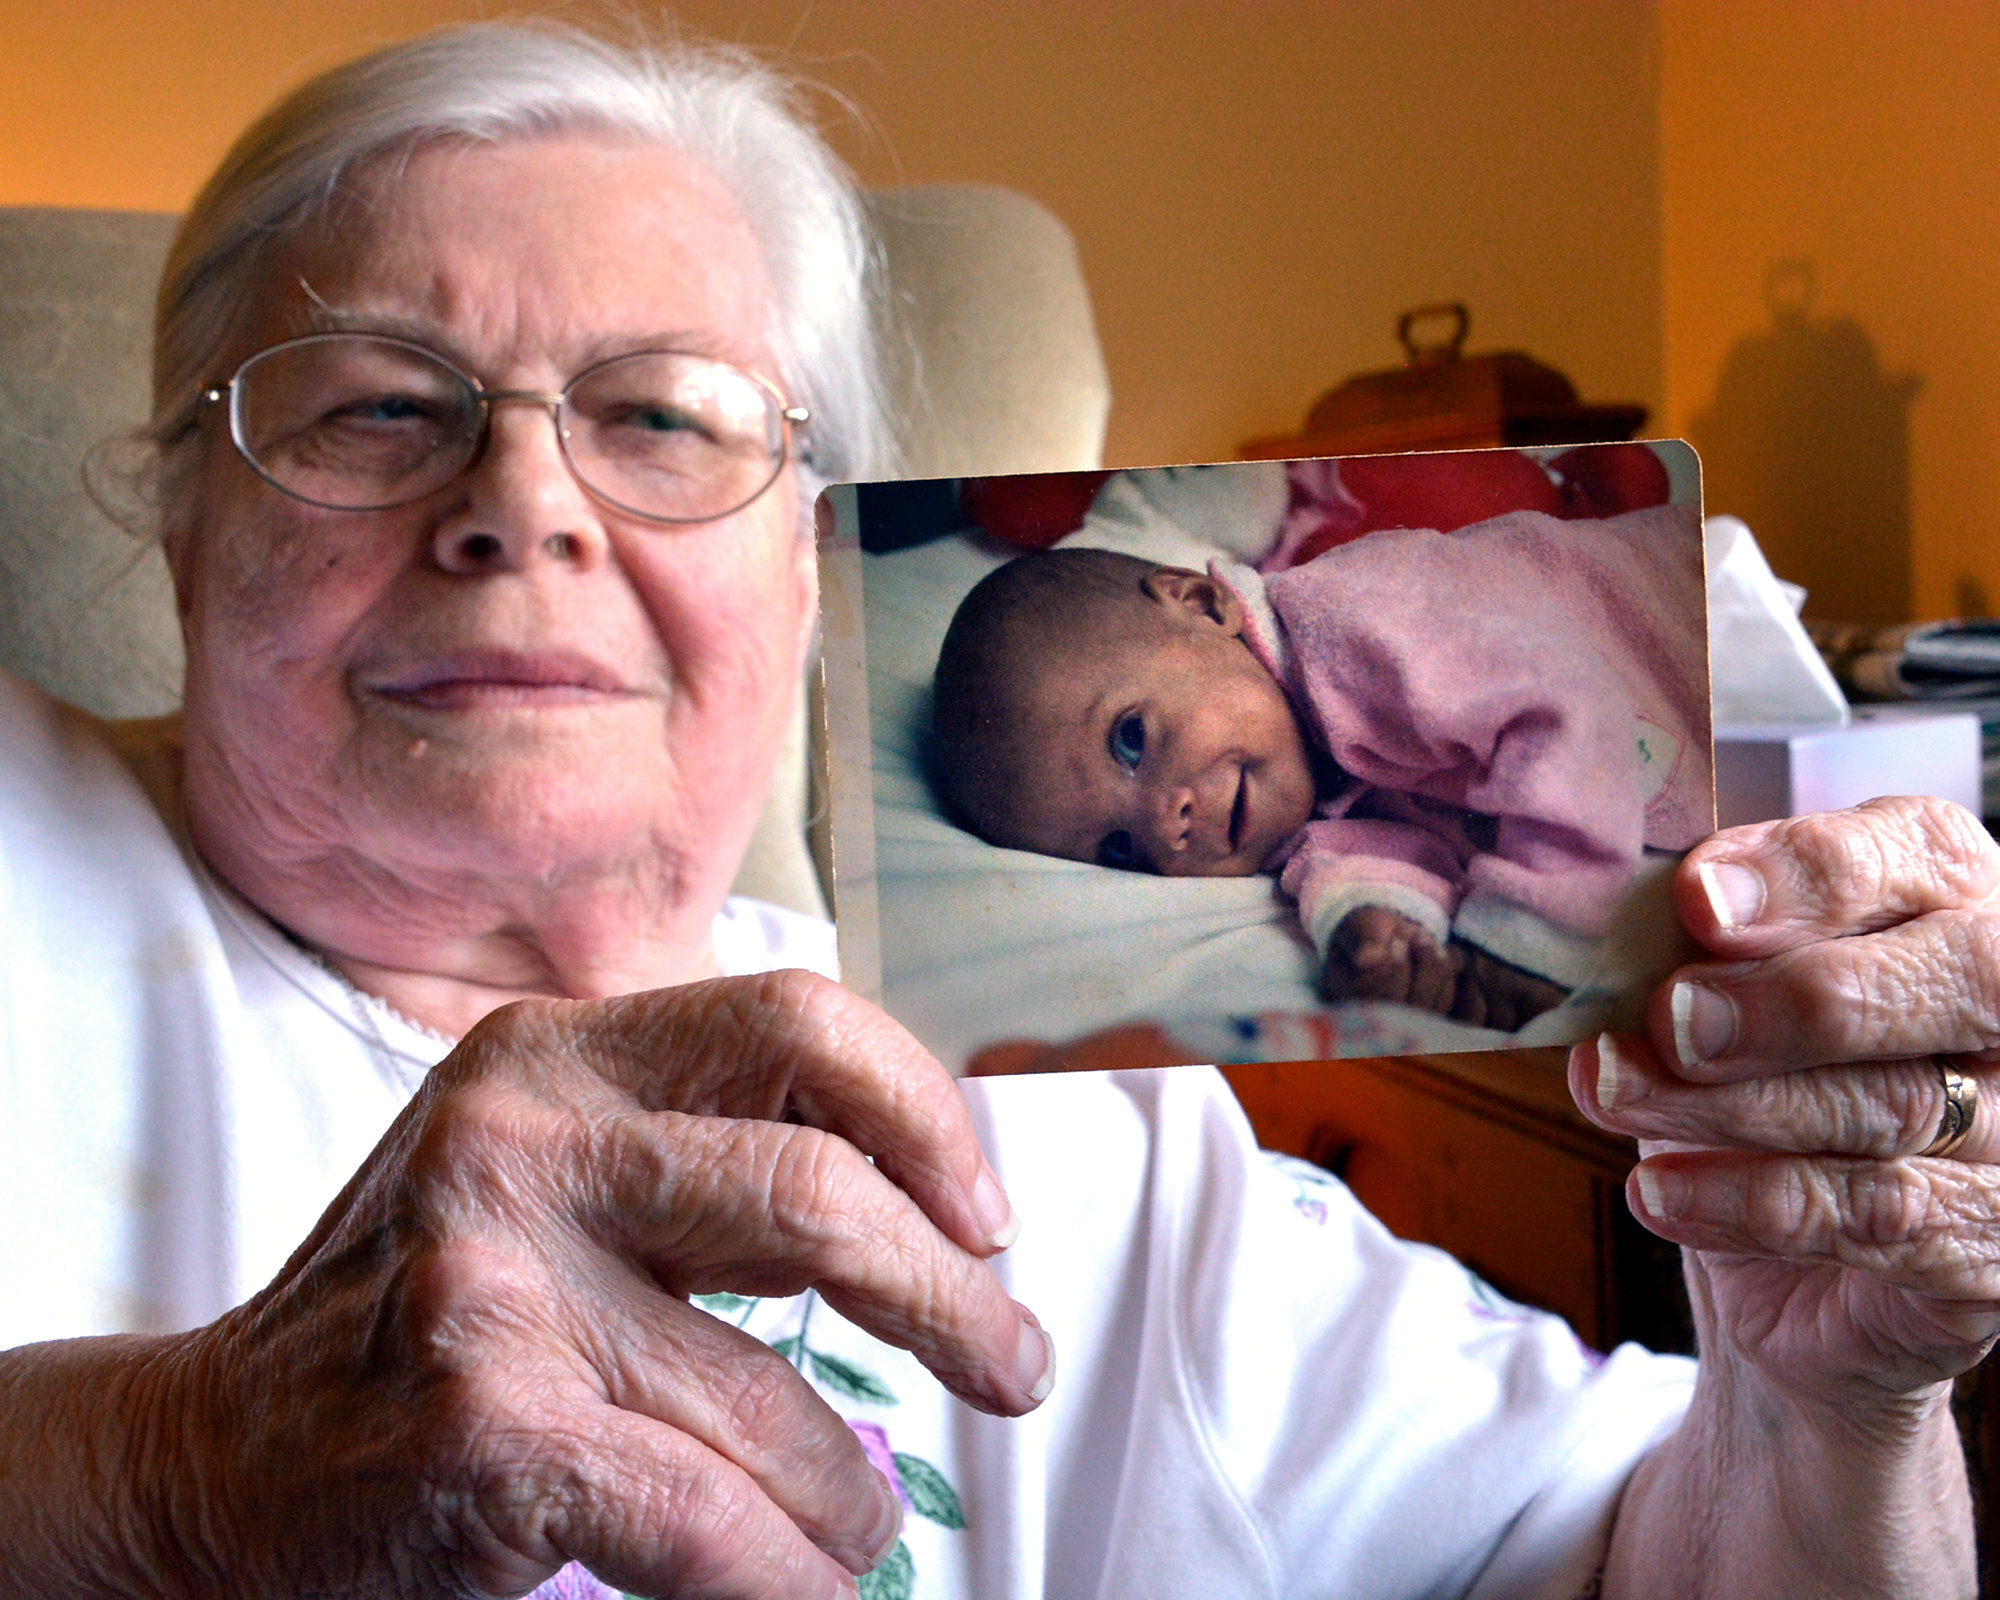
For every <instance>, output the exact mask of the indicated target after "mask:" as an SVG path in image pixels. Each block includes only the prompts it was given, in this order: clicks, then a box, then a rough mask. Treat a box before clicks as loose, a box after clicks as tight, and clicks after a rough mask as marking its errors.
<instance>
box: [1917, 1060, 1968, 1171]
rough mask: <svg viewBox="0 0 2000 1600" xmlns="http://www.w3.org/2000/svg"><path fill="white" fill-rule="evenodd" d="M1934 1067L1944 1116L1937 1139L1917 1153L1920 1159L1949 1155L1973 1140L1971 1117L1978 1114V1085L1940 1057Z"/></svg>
mask: <svg viewBox="0 0 2000 1600" xmlns="http://www.w3.org/2000/svg"><path fill="white" fill-rule="evenodd" d="M1937 1068H1938V1079H1939V1081H1940V1083H1942V1085H1943V1087H1944V1116H1943V1118H1942V1119H1941V1120H1940V1121H1939V1123H1938V1131H1937V1137H1936V1138H1935V1139H1933V1140H1931V1142H1930V1143H1929V1144H1927V1145H1925V1146H1924V1148H1923V1149H1921V1150H1919V1151H1918V1152H1917V1154H1918V1155H1920V1156H1948V1155H1950V1154H1951V1153H1952V1152H1953V1151H1955V1150H1956V1149H1958V1147H1959V1146H1960V1145H1962V1144H1964V1143H1965V1141H1966V1140H1967V1139H1970V1138H1971V1137H1972V1122H1973V1118H1974V1117H1975V1116H1977V1115H1978V1112H1979V1085H1978V1084H1976V1083H1974V1082H1973V1081H1972V1079H1970V1078H1968V1077H1967V1076H1966V1075H1965V1074H1964V1073H1962V1072H1960V1071H1959V1070H1958V1068H1956V1067H1954V1066H1953V1065H1952V1064H1951V1063H1950V1062H1949V1061H1946V1060H1945V1059H1944V1058H1943V1057H1942V1056H1940V1057H1939V1058H1938V1064H1937Z"/></svg>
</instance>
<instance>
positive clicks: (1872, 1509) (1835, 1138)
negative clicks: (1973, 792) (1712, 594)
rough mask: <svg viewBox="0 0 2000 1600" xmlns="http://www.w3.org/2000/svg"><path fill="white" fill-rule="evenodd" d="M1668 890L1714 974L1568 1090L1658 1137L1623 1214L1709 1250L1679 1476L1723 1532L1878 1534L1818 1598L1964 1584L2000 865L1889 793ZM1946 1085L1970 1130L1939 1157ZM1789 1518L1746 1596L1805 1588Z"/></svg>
mask: <svg viewBox="0 0 2000 1600" xmlns="http://www.w3.org/2000/svg"><path fill="white" fill-rule="evenodd" d="M1675 892H1676V899H1677V904H1678V907H1679V911H1680V916H1681V920H1682V922H1683V923H1684V924H1685V925H1686V927H1687V929H1688V931H1689V932H1690V933H1691V934H1693V936H1694V937H1695V938H1696V940H1698V941H1699V942H1700V943H1701V945H1703V946H1704V947H1705V949H1706V950H1707V951H1708V952H1709V953H1710V954H1711V955H1713V956H1715V957H1717V958H1719V959H1717V960H1714V961H1709V962H1703V963H1700V964H1697V965H1692V966H1687V967H1683V968H1682V969H1681V970H1680V971H1678V972H1676V973H1675V974H1674V975H1673V977H1672V978H1671V979H1670V980H1669V981H1668V983H1667V984H1666V985H1665V986H1663V988H1662V990H1661V991H1660V993H1659V994H1658V995H1656V996H1655V997H1654V1003H1653V1006H1652V1010H1651V1014H1650V1017H1649V1026H1648V1029H1647V1035H1646V1037H1644V1038H1640V1037H1634V1036H1616V1037H1613V1036H1607V1037H1605V1038H1603V1039H1601V1040H1598V1041H1596V1042H1594V1043H1592V1044H1586V1045H1582V1046H1579V1047H1578V1048H1577V1049H1576V1050H1575V1051H1574V1052H1572V1055H1571V1058H1570V1086H1571V1090H1572V1092H1573V1093H1574V1094H1575V1096H1576V1099H1577V1103H1578V1104H1579V1105H1580V1106H1581V1107H1582V1108H1583V1109H1584V1111H1585V1113H1586V1114H1587V1115H1589V1116H1590V1117H1591V1118H1592V1119H1593V1120H1594V1121H1596V1122H1597V1123H1599V1124H1600V1125H1601V1126H1603V1127H1605V1128H1609V1129H1612V1130H1614V1131H1617V1132H1621V1133H1626V1134H1630V1135H1633V1136H1635V1137H1637V1138H1638V1139H1639V1141H1640V1151H1641V1155H1642V1157H1643V1159H1642V1160H1641V1162H1640V1163H1639V1165H1638V1167H1637V1168H1636V1169H1635V1170H1634V1172H1633V1174H1632V1178H1631V1180H1630V1182H1629V1183H1628V1185H1627V1195H1628V1198H1629V1200H1630V1202H1631V1205H1632V1209H1633V1211H1634V1213H1635V1215H1637V1216H1638V1218H1639V1220H1640V1221H1641V1222H1643V1223H1644V1224H1645V1225H1646V1226H1647V1227H1649V1228H1651V1229H1652V1230H1653V1231H1654V1232H1655V1233H1658V1234H1660V1235H1662V1236H1663V1237H1665V1238H1668V1239H1672V1240H1674V1241H1676V1242H1678V1243H1680V1244H1682V1245H1684V1246H1686V1247H1688V1255H1687V1261H1688V1287H1689V1293H1690V1298H1691V1300H1692V1302H1693V1305H1694V1309H1695V1313H1696V1317H1697V1322H1698V1327H1699V1332H1700V1337H1701V1350H1702V1355H1703V1374H1702V1380H1701V1382H1702V1388H1701V1389H1700V1390H1699V1391H1698V1393H1697V1398H1696V1402H1695V1408H1694V1411H1693V1413H1691V1423H1692V1427H1691V1428H1684V1429H1683V1430H1682V1433H1683V1438H1682V1439H1681V1440H1679V1441H1677V1444H1678V1445H1679V1453H1680V1455H1681V1456H1683V1457H1686V1458H1688V1459H1687V1460H1686V1461H1684V1462H1682V1463H1678V1465H1684V1466H1686V1467H1687V1468H1689V1469H1690V1470H1693V1469H1694V1468H1695V1461H1694V1459H1693V1458H1694V1457H1695V1456H1700V1457H1701V1458H1702V1461H1703V1463H1704V1465H1702V1466H1701V1468H1700V1469H1699V1470H1701V1471H1705V1472H1708V1473H1714V1472H1716V1471H1718V1470H1719V1471H1722V1472H1724V1473H1730V1472H1734V1473H1736V1474H1738V1475H1739V1478H1740V1481H1739V1482H1738V1483H1737V1484H1736V1485H1734V1486H1733V1488H1732V1486H1731V1485H1729V1484H1727V1483H1724V1482H1718V1483H1716V1484H1715V1485H1714V1486H1713V1490H1712V1495H1713V1498H1714V1502H1715V1503H1714V1506H1713V1507H1712V1508H1711V1509H1712V1510H1713V1511H1715V1513H1716V1514H1715V1516H1714V1523H1715V1527H1714V1528H1712V1529H1711V1530H1710V1532H1711V1534H1712V1535H1714V1538H1712V1539H1711V1543H1712V1544H1715V1545H1718V1546H1719V1545H1726V1544H1728V1543H1729V1542H1730V1539H1729V1531H1728V1530H1729V1528H1730V1526H1731V1525H1732V1524H1733V1523H1735V1522H1739V1521H1745V1519H1749V1520H1751V1521H1754V1520H1755V1518H1756V1516H1757V1515H1759V1514H1760V1512H1759V1507H1760V1506H1762V1507H1763V1510H1764V1511H1767V1512H1770V1513H1773V1514H1775V1515H1776V1516H1777V1519H1778V1521H1779V1522H1780V1523H1789V1531H1790V1532H1791V1533H1793V1534H1794V1535H1797V1536H1799V1537H1802V1538H1805V1539H1806V1541H1807V1542H1808V1543H1811V1542H1814V1541H1817V1542H1819V1543H1821V1544H1822V1546H1823V1551H1822V1553H1821V1555H1820V1556H1819V1557H1818V1558H1815V1559H1811V1564H1812V1565H1821V1564H1827V1563H1832V1562H1833V1561H1835V1560H1836V1558H1837V1551H1838V1547H1840V1546H1841V1544H1842V1542H1843V1540H1845V1541H1848V1542H1850V1543H1851V1542H1852V1541H1853V1540H1855V1539H1860V1540H1862V1541H1863V1543H1867V1542H1868V1541H1870V1540H1873V1541H1874V1544H1872V1545H1871V1546H1870V1549H1869V1550H1864V1551H1861V1552H1859V1553H1857V1552H1856V1551H1854V1550H1848V1551H1847V1552H1846V1554H1844V1555H1839V1556H1838V1559H1839V1560H1840V1561H1842V1562H1844V1563H1846V1565H1845V1566H1844V1567H1842V1568H1841V1569H1840V1570H1841V1571H1842V1572H1843V1574H1844V1581H1843V1582H1841V1583H1840V1584H1839V1585H1837V1586H1836V1587H1834V1588H1831V1589H1828V1590H1827V1591H1825V1592H1856V1593H1877V1592H1880V1593H1899V1594H1924V1593H1933V1592H1936V1593H1960V1592H1964V1593H1969V1592H1970V1589H1969V1584H1970V1563H1971V1526H1970V1514H1969V1511H1968V1510H1967V1509H1965V1508H1966V1502H1965V1500H1964V1488H1963V1475H1962V1464H1961V1462H1960V1460H1959V1457H1958V1452H1957V1447H1956V1437H1955V1434H1954V1432H1953V1430H1952V1429H1951V1426H1950V1417H1949V1387H1948V1380H1950V1379H1951V1378H1952V1377H1954V1376H1955V1375H1957V1374H1958V1373H1960V1372H1963V1371H1965V1370H1966V1369H1967V1368H1969V1367H1971V1366H1972V1365H1974V1364H1975V1363H1976V1362H1978V1361H1979V1359H1980V1358H1981V1357H1982V1356H1983V1355H1984V1354H1985V1353H1986V1350H1987V1348H1988V1347H1989V1345H1990V1344H1991V1343H1992V1342H1993V1340H1994V1339H1995V1337H1996V1336H2000V1065H1996V1063H2000V851H1996V849H1995V847H1994V844H1993V841H1992V840H1991V839H1990V838H1989V837H1988V836H1987V834H1986V831H1985V829H1984V828H1983V827H1982V826H1981V825H1980V823H1979V822H1978V820H1977V819H1975V818H1973V817H1972V816H1970V815H1969V814H1967V813H1966V812H1964V811H1963V810H1961V809H1959V808H1957V807H1955V806H1951V805H1948V804H1946V803H1944V802H1942V801H1936V800H1927V799H1902V800H1880V801H1871V802H1869V803H1868V804H1867V805H1864V806H1860V807H1857V808H1856V809H1854V810H1852V811H1846V812H1840V813H1836V814H1832V815H1825V816H1813V817H1800V818H1793V819H1788V820H1783V821H1777V822H1769V823H1761V824H1757V825H1755V826H1751V827H1745V828H1735V829H1731V830H1729V831H1728V832H1725V833H1721V834H1717V835H1716V836H1715V837H1713V838H1711V839H1709V840H1707V841H1705V842H1704V843H1703V844H1701V845H1699V846H1697V847H1696V848H1695V849H1694V850H1693V851H1691V852H1690V853H1689V855H1688V857H1687V859H1686V860H1685V861H1684V862H1683V863H1682V864H1681V867H1680V869H1679V871H1678V874H1677V877H1676V882H1675ZM1952 1074H1956V1075H1958V1076H1959V1077H1961V1078H1962V1079H1963V1080H1965V1081H1967V1082H1969V1083H1970V1084H1971V1085H1972V1086H1973V1088H1974V1089H1975V1091H1976V1092H1977V1096H1978V1099H1977V1105H1976V1109H1975V1112H1974V1116H1973V1120H1972V1126H1971V1130H1970V1136H1969V1137H1967V1138H1966V1139H1964V1141H1963V1142H1962V1143H1959V1144H1958V1145H1957V1146H1956V1147H1955V1148H1953V1149H1951V1150H1950V1151H1949V1152H1948V1153H1944V1154H1927V1153H1926V1152H1927V1151H1928V1150H1931V1149H1932V1148H1933V1147H1934V1145H1935V1144H1936V1142H1937V1141H1938V1138H1939V1135H1940V1131H1941V1128H1942V1127H1943V1125H1944V1121H1945V1116H1946V1102H1947V1082H1948V1079H1949V1077H1950V1075H1952ZM1697 1445H1699V1448H1697ZM1662 1457H1663V1460H1662V1461H1661V1462H1659V1463H1655V1464H1654V1470H1653V1471H1652V1472H1651V1474H1650V1479H1649V1474H1648V1473H1647V1472H1644V1471H1642V1473H1641V1476H1640V1478H1639V1479H1638V1480H1635V1487H1636V1488H1639V1489H1640V1490H1641V1493H1640V1494H1639V1501H1640V1503H1641V1504H1642V1505H1643V1504H1645V1503H1647V1502H1648V1500H1649V1499H1653V1503H1654V1504H1655V1505H1656V1506H1657V1504H1658V1501H1657V1499H1654V1497H1652V1496H1651V1495H1650V1494H1649V1493H1648V1492H1647V1489H1648V1485H1649V1483H1650V1485H1651V1486H1652V1487H1658V1486H1659V1479H1660V1474H1661V1473H1663V1472H1664V1473H1666V1474H1668V1475H1669V1476H1672V1475H1673V1472H1674V1470H1675V1468H1676V1465H1677V1463H1676V1462H1675V1460H1674V1457H1675V1450H1673V1449H1669V1450H1668V1451H1665V1452H1663V1453H1662ZM1767 1458H1768V1459H1767ZM1753 1480H1761V1481H1753ZM1794 1480H1796V1481H1794ZM1732 1492H1733V1493H1735V1494H1736V1495H1737V1496H1738V1501H1737V1503H1736V1504H1734V1505H1729V1504H1728V1497H1729V1496H1730V1495H1731V1494H1732ZM1630 1499H1631V1497H1629V1496H1628V1503H1629V1501H1630ZM1899 1517H1901V1518H1903V1520H1904V1522H1905V1523H1907V1526H1901V1527H1898V1526H1897V1525H1896V1524H1897V1522H1898V1518H1899ZM1620 1520H1621V1532H1622V1530H1623V1527H1624V1524H1625V1521H1626V1518H1625V1517H1624V1516H1623V1515H1621V1519H1620ZM1738 1531H1741V1532H1743V1533H1745V1534H1746V1535H1747V1534H1749V1532H1750V1529H1749V1527H1748V1522H1747V1521H1745V1526H1744V1528H1742V1529H1740V1530H1738ZM1779 1531H1780V1530H1773V1529H1769V1528H1767V1529H1765V1530H1764V1532H1763V1534H1762V1535H1761V1538H1762V1539H1763V1540H1764V1541H1765V1543H1764V1548H1763V1560H1762V1572H1761V1575H1760V1576H1759V1577H1758V1580H1757V1582H1756V1584H1755V1587H1756V1588H1758V1589H1760V1590H1761V1589H1763V1588H1765V1587H1772V1588H1778V1587H1781V1586H1782V1585H1783V1584H1784V1583H1791V1584H1792V1585H1794V1592H1800V1591H1798V1590H1797V1589H1796V1584H1797V1583H1798V1582H1800V1581H1802V1580H1808V1579H1809V1578H1810V1576H1811V1575H1810V1572H1809V1571H1807V1570H1805V1569H1803V1568H1801V1567H1799V1566H1796V1565H1792V1566H1788V1565H1787V1563H1786V1562H1785V1561H1784V1560H1782V1559H1780V1558H1779V1556H1778V1551H1777V1547H1776V1546H1775V1545H1774V1544H1773V1543H1771V1542H1770V1541H1772V1540H1773V1539H1774V1538H1775V1537H1776V1535H1777V1533H1778V1532H1779ZM1878 1535H1879V1536H1880V1537H1879V1538H1878V1537H1877V1536H1878ZM1757 1542H1758V1541H1757V1540H1756V1539H1754V1538H1753V1539H1752V1540H1751V1543H1752V1545H1753V1546H1754V1545H1755V1544H1756V1543H1757ZM1780 1542H1782V1541H1780ZM1899 1543H1900V1545H1902V1546H1904V1547H1905V1548H1901V1549H1898V1550H1892V1549H1891V1548H1890V1547H1891V1546H1896V1545H1898V1544H1899ZM1871 1551H1872V1553H1870V1552H1871ZM1749 1554H1750V1556H1751V1557H1752V1561H1753V1564H1751V1565H1746V1566H1745V1567H1743V1568H1742V1575H1743V1576H1744V1577H1745V1578H1746V1581H1747V1577H1748V1575H1750V1574H1752V1573H1754V1572H1755V1571H1756V1568H1755V1565H1754V1558H1755V1550H1754V1548H1753V1549H1752V1550H1751V1551H1750V1552H1749ZM1811 1554H1812V1553H1811V1552H1807V1556H1808V1558H1811ZM1615 1556H1616V1552H1615V1551H1614V1558H1615ZM1913 1562H1914V1563H1915V1564H1914V1566H1913V1565H1912V1563H1913ZM1932 1569H1935V1570H1932ZM1616 1570H1617V1561H1616V1559H1614V1573H1615V1572H1616ZM1828 1570H1829V1571H1831V1570H1834V1569H1833V1568H1832V1567H1831V1566H1829V1568H1828ZM1871 1571H1872V1572H1873V1577H1872V1578H1871V1576H1870V1574H1871ZM1656 1572H1657V1569H1656ZM1781 1573H1783V1574H1784V1576H1782V1577H1781V1576H1780V1574H1781ZM1725 1589H1726V1592H1732V1593H1739V1592H1750V1591H1749V1590H1745V1589H1738V1588H1729V1587H1728V1586H1727V1585H1725ZM1609 1592H1611V1590H1610V1589H1607V1593H1609ZM1816 1592H1817V1591H1816Z"/></svg>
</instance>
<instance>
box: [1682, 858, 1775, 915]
mask: <svg viewBox="0 0 2000 1600" xmlns="http://www.w3.org/2000/svg"><path fill="white" fill-rule="evenodd" d="M1695 876H1696V877H1697V878H1699V879H1700V880H1701V887H1702V892H1703V893H1704V894H1706V895H1707V896H1708V908H1709V910H1711V911H1713V912H1714V913H1715V920H1716V921H1717V922H1719V923H1721V924H1722V925H1723V927H1725V928H1746V927H1748V926H1749V925H1750V924H1751V923H1753V922H1755V921H1756V920H1757V919H1758V917H1760V916H1762V915H1763V912H1764V875H1763V874H1762V873H1761V872H1756V871H1753V870H1752V869H1751V868H1749V867H1746V866H1743V865H1741V864H1739V863H1737V862H1734V861H1704V862H1703V863H1702V864H1701V865H1700V866H1698V867H1696V868H1695Z"/></svg>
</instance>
